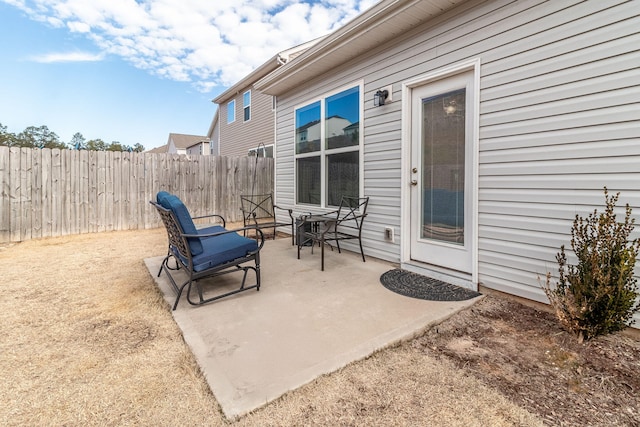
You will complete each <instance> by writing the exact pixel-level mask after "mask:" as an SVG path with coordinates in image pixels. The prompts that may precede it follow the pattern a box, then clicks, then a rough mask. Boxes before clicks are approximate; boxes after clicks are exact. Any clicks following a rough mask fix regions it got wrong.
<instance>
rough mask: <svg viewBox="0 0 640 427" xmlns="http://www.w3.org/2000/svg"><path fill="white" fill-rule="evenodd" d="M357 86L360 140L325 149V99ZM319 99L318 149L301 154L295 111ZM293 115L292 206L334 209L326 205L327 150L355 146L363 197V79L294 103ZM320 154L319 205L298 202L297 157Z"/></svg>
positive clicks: (362, 195) (334, 151)
mask: <svg viewBox="0 0 640 427" xmlns="http://www.w3.org/2000/svg"><path fill="white" fill-rule="evenodd" d="M356 86H357V87H358V93H359V96H360V101H359V105H358V108H359V110H360V111H359V112H358V115H359V120H358V121H359V127H358V135H359V136H360V138H359V139H360V141H359V143H358V145H357V146H356V145H354V146H350V147H342V148H333V149H331V150H327V149H326V148H325V144H324V141H325V132H326V129H325V128H326V126H324V123H325V122H324V120H325V100H326V99H327V98H329V97H331V96H333V95H336V94H338V93H340V92H344V91H345V90H347V89H351V88H353V87H356ZM318 101H320V120H321V123H323V126H320V150H319V151H313V152H311V153H301V154H296V123H295V112H296V111H297V110H298V109H299V108H302V107H305V106H307V105H310V104H313V103H314V102H318ZM293 115H294V126H293V141H294V144H293V176H294V190H293V191H294V195H293V199H294V206H295V207H297V208H300V209H306V210H309V209H321V210H334V209H335V208H336V206H328V205H327V200H326V199H327V188H326V180H327V172H326V169H327V156H328V154H327V151H328V152H329V154H339V153H348V152H352V151H356V147H357V151H358V168H359V170H358V180H359V182H358V192H359V194H360V197H365V196H364V81H363V80H360V81H356V82H353V83H351V84H347V85H344V86H341V87H339V88H338V89H335V90H333V91H331V92H326V93H324V94H322V95H321V96H318V97H315V98H310V99H308V100H307V101H306V102H302V103H300V104H298V105H295V106H294V108H293ZM317 156H320V181H321V187H320V188H321V190H322V191H321V192H320V205H311V204H304V203H298V162H297V160H298V159H301V158H305V157H317Z"/></svg>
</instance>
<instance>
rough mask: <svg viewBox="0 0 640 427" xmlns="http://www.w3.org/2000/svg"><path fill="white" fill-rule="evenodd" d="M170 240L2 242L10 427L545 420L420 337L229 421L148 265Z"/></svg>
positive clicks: (1, 377) (150, 235) (5, 419)
mask: <svg viewBox="0 0 640 427" xmlns="http://www.w3.org/2000/svg"><path fill="white" fill-rule="evenodd" d="M267 244H268V243H267ZM165 248H166V236H165V234H164V231H163V230H144V231H129V232H111V233H101V234H89V235H86V234H85V235H79V236H70V237H63V238H51V239H45V240H39V241H28V242H24V243H19V244H13V245H5V246H4V247H2V248H0V274H1V277H2V278H3V280H2V287H3V289H2V293H1V294H0V319H1V320H0V334H2V341H1V347H0V372H1V373H0V383H1V384H2V387H0V400H1V401H2V405H1V406H0V424H1V425H6V426H14V425H15V426H24V425H30V426H34V425H69V426H73V425H83V426H86V425H118V426H121V425H153V426H162V425H165V426H176V425H208V426H218V425H260V426H291V425H327V426H339V425H344V426H352V425H366V426H376V425H377V426H390V425H425V426H445V425H446V426H538V425H542V422H541V421H540V419H539V418H536V417H535V416H533V415H531V414H530V413H529V412H527V411H526V410H524V409H522V408H520V407H518V406H516V405H515V404H513V403H511V402H510V401H508V400H507V399H506V398H505V397H504V396H503V395H501V394H499V393H498V392H497V391H495V390H493V389H490V388H488V387H487V386H485V385H483V384H482V383H480V382H479V381H478V380H477V379H475V378H474V377H473V376H471V375H469V374H468V373H466V372H465V370H462V369H459V368H457V367H455V366H454V365H453V364H452V363H450V362H448V361H447V360H442V359H437V358H436V357H434V356H432V355H429V354H426V353H425V352H424V351H420V349H418V348H416V346H412V345H411V343H406V344H404V345H400V346H397V347H394V348H389V349H386V350H383V351H380V352H378V353H376V354H375V355H373V356H372V357H370V358H368V359H366V360H363V361H360V362H356V363H353V364H351V365H349V366H347V367H346V368H344V369H342V370H340V371H339V372H335V373H333V374H331V375H327V376H323V377H321V378H318V379H317V380H316V381H314V382H313V383H311V384H308V385H307V386H305V387H302V388H300V389H298V390H295V391H293V392H290V393H288V394H287V395H285V396H283V397H282V398H280V399H278V400H276V401H275V402H272V403H270V404H268V405H266V406H265V407H263V408H260V409H258V410H256V411H255V412H254V413H252V414H249V415H248V416H246V417H244V418H241V419H240V420H226V419H225V418H224V416H223V415H222V413H221V411H220V408H219V406H218V404H217V402H216V400H215V398H214V396H213V394H212V393H211V391H210V390H209V389H208V386H207V383H206V381H204V379H203V377H202V375H201V373H200V372H199V369H198V367H197V365H196V363H195V360H194V358H193V356H192V355H191V353H190V351H189V349H188V347H187V346H186V344H185V343H184V341H183V340H182V336H181V333H180V330H179V329H178V327H177V325H176V324H175V322H174V321H173V318H172V316H171V312H170V308H169V307H168V306H167V304H166V303H165V302H164V300H163V299H162V297H161V295H160V292H159V291H158V289H157V288H156V287H155V284H154V282H153V280H152V278H151V276H150V274H149V272H148V271H147V269H146V268H145V265H144V262H143V259H144V258H147V257H151V256H158V255H162V254H163V253H164V251H165ZM264 285H265V286H268V283H265V284H264ZM222 303H223V302H222ZM194 309H196V308H194Z"/></svg>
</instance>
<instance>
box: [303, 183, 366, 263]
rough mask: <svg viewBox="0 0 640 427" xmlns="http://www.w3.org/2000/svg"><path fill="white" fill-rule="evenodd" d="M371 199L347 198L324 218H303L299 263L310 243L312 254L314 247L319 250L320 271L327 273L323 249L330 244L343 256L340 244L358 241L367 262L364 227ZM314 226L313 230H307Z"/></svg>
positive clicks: (321, 216) (313, 216)
mask: <svg viewBox="0 0 640 427" xmlns="http://www.w3.org/2000/svg"><path fill="white" fill-rule="evenodd" d="M368 204H369V198H368V197H362V198H358V197H346V196H343V197H342V200H341V201H340V206H339V207H338V210H337V211H333V212H329V213H326V214H323V215H310V216H307V217H304V218H303V221H302V222H301V223H299V227H298V233H299V234H300V236H301V237H300V238H298V259H300V249H301V247H302V246H306V245H307V244H308V243H309V242H311V253H313V247H314V246H315V243H318V244H319V246H320V252H321V256H320V269H321V270H322V271H324V246H325V244H328V245H329V246H330V247H331V249H332V250H333V245H332V243H335V245H336V247H337V248H338V253H342V252H341V249H340V242H341V241H344V240H358V244H359V246H360V255H361V256H362V262H366V260H365V257H364V250H363V249H362V225H363V223H364V219H365V218H366V216H367V206H368ZM309 223H311V227H307V228H304V226H305V225H306V224H309Z"/></svg>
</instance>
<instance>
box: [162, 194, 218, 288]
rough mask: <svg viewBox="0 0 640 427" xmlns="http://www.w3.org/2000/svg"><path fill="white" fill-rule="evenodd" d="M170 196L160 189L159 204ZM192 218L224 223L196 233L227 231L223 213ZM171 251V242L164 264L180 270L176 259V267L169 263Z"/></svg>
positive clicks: (197, 230)
mask: <svg viewBox="0 0 640 427" xmlns="http://www.w3.org/2000/svg"><path fill="white" fill-rule="evenodd" d="M168 196H172V194H171V193H169V192H167V191H159V192H158V194H157V195H156V202H157V203H158V204H160V206H162V205H163V202H164V199H165V197H168ZM185 209H186V208H185ZM191 219H192V220H193V221H204V220H206V221H207V222H209V223H211V222H216V221H217V222H220V223H222V225H209V226H207V227H202V228H196V233H198V234H213V233H219V232H221V231H225V230H226V228H225V227H226V226H227V222H226V221H225V219H224V217H223V216H222V215H217V214H211V215H203V216H194V217H193V218H191ZM195 227H196V226H195V225H194V228H195ZM171 253H172V252H171V243H169V249H168V250H167V258H166V260H167V263H163V265H165V266H166V268H168V269H170V270H178V269H179V268H180V265H179V264H178V262H177V261H176V266H175V267H170V266H169V264H168V261H169V259H170V258H172V256H171ZM160 274H162V265H161V266H160V270H158V277H160Z"/></svg>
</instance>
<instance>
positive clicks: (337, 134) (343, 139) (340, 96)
mask: <svg viewBox="0 0 640 427" xmlns="http://www.w3.org/2000/svg"><path fill="white" fill-rule="evenodd" d="M360 93H361V90H360V86H355V87H351V88H349V89H347V90H343V91H341V92H338V93H336V94H333V95H330V96H328V97H326V98H323V99H320V100H318V101H315V102H312V103H309V104H307V105H304V106H301V107H299V108H297V109H296V110H295V129H296V130H295V157H296V202H297V203H299V204H309V205H317V206H322V207H327V206H338V205H339V204H340V200H341V199H342V196H349V197H360V146H361V140H360V108H361V107H360V106H361V101H360Z"/></svg>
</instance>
